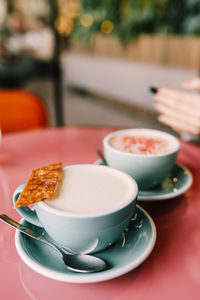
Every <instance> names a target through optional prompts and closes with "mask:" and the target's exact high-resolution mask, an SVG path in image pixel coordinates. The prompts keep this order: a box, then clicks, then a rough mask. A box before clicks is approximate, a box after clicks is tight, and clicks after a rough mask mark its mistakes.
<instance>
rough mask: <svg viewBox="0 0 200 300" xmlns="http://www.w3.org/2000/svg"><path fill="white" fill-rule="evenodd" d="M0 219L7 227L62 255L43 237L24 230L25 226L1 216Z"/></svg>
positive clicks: (29, 230)
mask: <svg viewBox="0 0 200 300" xmlns="http://www.w3.org/2000/svg"><path fill="white" fill-rule="evenodd" d="M0 219H1V220H2V221H4V222H5V223H7V224H8V225H10V226H12V227H14V228H16V229H18V230H20V231H21V232H23V233H25V234H26V235H28V236H30V237H32V238H34V239H36V240H38V241H40V242H43V243H45V244H47V245H49V246H50V247H52V248H54V249H55V250H56V251H57V252H59V254H61V255H62V250H61V249H58V248H57V247H56V246H55V245H54V244H52V243H50V242H48V241H47V240H45V239H44V238H43V237H41V236H40V235H38V234H37V233H35V232H34V231H32V230H31V229H29V228H26V227H25V226H22V225H21V224H19V223H17V222H16V221H15V220H13V219H11V218H10V217H8V216H6V215H4V214H1V215H0Z"/></svg>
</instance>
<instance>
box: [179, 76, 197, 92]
mask: <svg viewBox="0 0 200 300" xmlns="http://www.w3.org/2000/svg"><path fill="white" fill-rule="evenodd" d="M182 86H183V88H184V89H187V90H196V91H200V78H194V79H192V80H189V81H185V82H183V84H182Z"/></svg>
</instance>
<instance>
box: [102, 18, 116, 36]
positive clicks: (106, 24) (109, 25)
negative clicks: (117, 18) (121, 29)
mask: <svg viewBox="0 0 200 300" xmlns="http://www.w3.org/2000/svg"><path fill="white" fill-rule="evenodd" d="M113 29H114V24H113V22H112V21H110V20H105V21H103V22H102V23H101V31H102V32H103V33H105V34H109V33H111V32H112V31H113Z"/></svg>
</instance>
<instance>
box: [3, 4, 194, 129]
mask: <svg viewBox="0 0 200 300" xmlns="http://www.w3.org/2000/svg"><path fill="white" fill-rule="evenodd" d="M199 69H200V2H199V0H182V1H173V0H151V1H149V0H107V1H101V0H95V1H92V0H82V1H81V0H57V1H56V0H0V114H1V125H0V126H1V128H2V132H3V133H6V132H11V131H16V130H21V129H26V125H27V123H30V122H31V117H33V114H34V110H35V111H36V113H37V116H38V115H40V118H39V121H37V122H38V123H37V122H36V125H35V126H36V127H37V126H38V127H39V126H63V125H97V126H114V127H135V126H144V127H149V128H158V129H163V130H165V131H168V132H173V130H172V129H170V128H169V127H167V126H165V125H162V124H160V123H159V122H158V121H157V113H156V111H155V109H154V101H153V98H152V94H150V92H149V87H150V86H156V87H161V86H167V87H170V88H176V89H181V83H182V82H183V81H185V80H189V79H191V78H194V77H197V76H198V74H199ZM31 101H32V102H31ZM36 102H37V105H38V106H37V108H35V106H33V103H36ZM28 103H29V106H28V107H27V108H26V109H27V112H28V113H27V112H25V113H24V115H26V118H25V119H23V116H22V112H23V111H25V109H24V105H25V106H27V105H28ZM11 110H12V112H11ZM17 118H18V122H21V123H23V124H20V125H18V124H16V123H13V124H12V126H10V124H8V123H9V122H13V121H14V120H15V119H17ZM19 119H20V121H19ZM27 119H28V120H27ZM4 123H5V125H4ZM25 123H26V124H25ZM33 123H34V122H33ZM2 124H3V125H2Z"/></svg>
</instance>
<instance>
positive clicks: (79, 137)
mask: <svg viewBox="0 0 200 300" xmlns="http://www.w3.org/2000/svg"><path fill="white" fill-rule="evenodd" d="M111 130H112V129H110V128H90V127H89V128H86V127H69V128H59V129H58V128H57V129H56V128H50V129H44V130H35V131H29V132H23V133H15V134H9V135H4V136H3V138H2V143H1V146H0V211H1V213H6V214H8V215H9V216H11V217H13V218H15V219H16V220H19V219H20V217H19V215H18V214H17V212H16V211H15V210H14V209H13V208H12V200H11V197H12V193H13V191H14V190H15V188H16V187H17V186H18V185H20V184H22V183H25V181H26V179H27V177H28V176H29V173H30V171H31V169H33V168H36V167H39V166H42V165H46V164H49V163H52V162H56V161H60V160H61V161H63V165H69V164H77V163H93V162H94V161H96V160H97V159H98V156H97V153H96V150H97V149H101V150H102V139H103V137H104V136H105V135H106V134H107V133H108V132H110V131H111ZM199 150H200V149H199V148H198V146H196V145H192V144H189V143H183V142H182V144H181V149H180V153H179V155H178V162H180V163H182V164H183V165H184V166H186V167H187V168H189V169H190V171H191V172H192V174H193V185H192V187H191V188H190V189H189V190H188V191H187V192H186V193H185V194H184V195H182V196H179V197H178V198H174V199H171V200H166V201H159V202H148V203H141V205H142V206H143V207H144V208H145V209H146V210H147V211H148V212H149V213H150V215H151V216H152V218H153V220H154V222H155V224H156V228H157V241H156V245H155V248H154V249H153V251H152V253H151V255H150V256H149V257H148V258H147V260H146V261H144V262H143V263H142V264H141V265H140V266H139V267H138V268H137V269H135V270H133V271H131V272H129V273H128V274H125V275H123V276H121V277H118V278H115V279H112V280H108V281H105V282H99V283H88V284H72V283H63V282H58V281H55V280H52V279H48V278H46V277H43V276H41V275H40V274H38V273H36V272H34V271H33V270H31V269H30V268H29V267H28V266H26V265H25V264H24V263H23V262H22V260H21V259H20V258H19V256H18V254H17V251H16V249H15V245H14V233H15V232H14V230H13V229H12V228H10V227H9V226H7V225H6V224H4V223H3V222H0V299H2V300H7V299H9V300H10V299H17V300H18V299H20V300H26V299H37V300H46V299H48V300H51V299H58V300H62V299H69V300H73V299H82V300H84V299H87V300H90V299H95V300H98V299H101V300H102V299H116V300H118V299H123V300H126V299H135V300H137V299H140V300H141V299H144V300H147V299H148V300H151V299H152V300H157V299H158V300H160V299H163V300H165V299H167V300H169V299H176V300H179V299H181V300H188V299H192V300H195V299H200V185H199V177H200V151H199Z"/></svg>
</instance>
